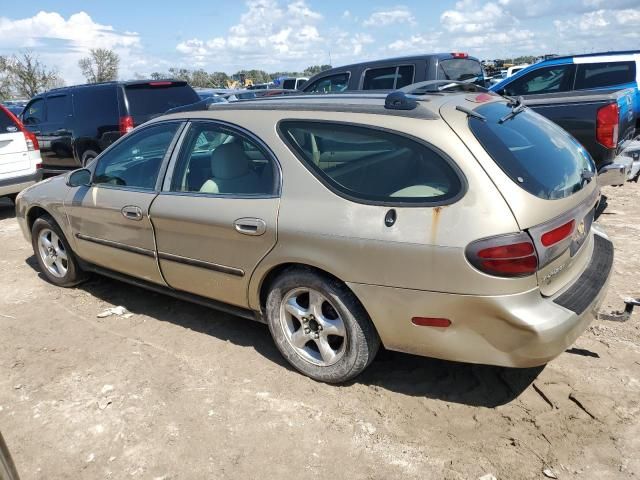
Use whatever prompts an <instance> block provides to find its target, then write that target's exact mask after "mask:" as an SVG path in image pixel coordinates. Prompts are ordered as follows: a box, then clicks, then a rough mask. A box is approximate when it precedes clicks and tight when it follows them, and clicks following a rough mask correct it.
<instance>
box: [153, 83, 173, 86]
mask: <svg viewBox="0 0 640 480" xmlns="http://www.w3.org/2000/svg"><path fill="white" fill-rule="evenodd" d="M149 85H150V86H152V87H168V86H169V85H173V82H149Z"/></svg>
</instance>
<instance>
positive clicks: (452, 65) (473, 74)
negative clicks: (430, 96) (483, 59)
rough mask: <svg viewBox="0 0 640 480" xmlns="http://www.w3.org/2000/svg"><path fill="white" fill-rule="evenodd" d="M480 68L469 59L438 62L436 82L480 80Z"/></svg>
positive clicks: (477, 63)
mask: <svg viewBox="0 0 640 480" xmlns="http://www.w3.org/2000/svg"><path fill="white" fill-rule="evenodd" d="M482 76H483V73H482V66H481V65H480V62H478V61H477V60H472V59H470V58H451V59H448V60H440V62H438V80H453V81H455V82H464V81H465V80H476V79H478V78H482Z"/></svg>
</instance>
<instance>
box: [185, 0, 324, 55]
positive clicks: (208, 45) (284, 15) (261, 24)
mask: <svg viewBox="0 0 640 480" xmlns="http://www.w3.org/2000/svg"><path fill="white" fill-rule="evenodd" d="M246 5H247V10H246V11H245V12H244V13H243V14H242V15H241V17H240V21H239V22H238V23H237V24H235V25H233V26H232V27H231V28H229V30H228V31H227V34H226V35H223V36H217V37H214V38H211V39H208V40H203V39H200V38H192V39H189V40H186V41H183V42H180V43H179V44H178V45H177V46H176V50H177V51H178V52H180V53H182V54H184V55H186V56H188V57H189V58H190V61H191V62H197V63H201V64H203V63H206V62H209V61H212V60H214V59H215V60H216V62H217V63H219V64H223V65H230V66H231V67H232V68H245V67H249V66H252V67H256V66H259V67H261V68H266V67H267V66H269V65H274V66H275V65H279V64H281V63H283V62H291V63H293V62H294V61H295V62H296V63H300V62H302V61H304V62H306V63H308V64H310V63H313V62H319V61H321V60H322V61H324V60H325V57H326V55H327V52H326V50H325V48H324V42H325V39H324V38H323V37H322V36H321V35H320V32H319V30H318V24H319V22H320V21H321V20H322V19H323V16H322V15H321V14H320V13H319V12H317V11H314V10H312V9H311V8H310V7H309V6H308V5H307V3H306V2H305V1H304V0H295V1H291V2H289V3H285V4H282V3H281V2H279V1H278V0H256V1H248V2H247V3H246ZM304 62H303V63H304Z"/></svg>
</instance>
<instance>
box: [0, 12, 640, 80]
mask: <svg viewBox="0 0 640 480" xmlns="http://www.w3.org/2000/svg"><path fill="white" fill-rule="evenodd" d="M2 3H4V5H3V6H2V8H1V9H0V55H10V54H13V53H17V52H20V51H22V50H25V49H30V50H32V51H33V52H35V53H36V54H37V55H38V56H39V57H40V59H41V60H42V61H43V62H45V63H46V64H47V65H48V66H49V67H54V68H56V69H57V70H58V71H59V73H60V74H61V76H62V77H63V78H64V80H65V81H66V82H67V84H73V83H78V82H82V80H83V78H82V75H81V73H80V69H79V68H78V60H79V59H80V58H82V57H83V56H86V54H87V53H88V51H89V50H90V49H91V48H98V47H101V48H109V49H113V50H114V51H116V52H117V53H118V54H119V55H120V58H121V65H120V77H121V78H122V79H127V78H133V77H134V76H136V75H142V76H148V75H149V74H150V73H152V72H156V71H160V72H166V71H167V70H168V68H170V67H184V68H189V69H195V68H203V69H205V70H207V71H224V72H227V73H234V72H236V71H238V70H241V69H251V68H258V69H263V70H266V71H269V72H275V71H301V70H304V68H306V67H307V66H309V65H316V64H329V63H330V64H332V65H333V66H339V65H344V64H348V63H353V62H359V61H365V60H374V59H379V58H386V57H393V56H402V55H408V54H414V53H430V52H454V51H462V52H467V53H469V54H471V55H474V56H476V57H479V58H481V59H493V58H509V57H515V56H519V55H541V54H545V53H560V54H565V53H566V54H568V53H585V52H594V51H604V50H623V49H627V50H628V49H640V0H459V1H447V0H443V1H424V0H423V1H419V0H416V1H404V2H399V3H395V2H381V1H378V0H367V1H365V0H355V1H353V0H352V1H349V2H346V1H336V0H323V1H319V0H253V1H250V0H248V1H241V0H237V1H235V2H220V1H217V2H212V1H209V2H201V3H200V2H193V1H185V2H176V1H168V2H159V1H157V0H155V1H147V0H133V1H132V0H128V1H121V0H109V1H108V2H104V1H102V2H97V1H93V0H82V1H80V0H65V2H64V4H63V5H61V4H62V3H63V2H60V1H48V0H31V1H30V2H25V3H22V2H15V1H14V2H10V1H8V0H4V1H3V2H2Z"/></svg>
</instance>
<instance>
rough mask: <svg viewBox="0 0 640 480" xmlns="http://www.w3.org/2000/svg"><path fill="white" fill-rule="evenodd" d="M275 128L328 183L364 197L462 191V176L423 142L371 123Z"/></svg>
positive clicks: (402, 199)
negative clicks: (379, 127) (375, 126)
mask: <svg viewBox="0 0 640 480" xmlns="http://www.w3.org/2000/svg"><path fill="white" fill-rule="evenodd" d="M279 128H280V133H281V135H282V136H283V138H284V139H285V141H286V142H287V144H288V145H289V146H290V147H291V148H292V150H293V151H294V152H295V153H296V154H297V156H298V157H299V158H300V159H301V160H302V162H303V163H304V165H305V166H306V167H307V168H308V169H309V170H310V171H311V172H312V173H313V174H314V175H315V176H316V177H317V178H318V179H320V180H321V181H322V182H323V183H324V184H325V185H326V186H327V187H329V188H330V189H331V190H333V191H335V192H336V193H338V194H342V195H343V196H346V197H347V198H350V199H353V200H355V201H360V202H363V203H378V204H380V203H382V204H425V203H426V204H444V203H451V202H453V201H454V200H455V199H457V198H458V197H459V195H461V194H462V193H463V183H462V180H461V176H460V175H459V174H458V173H457V170H456V167H454V166H453V164H452V163H450V161H448V160H446V159H445V158H444V156H443V155H442V154H441V153H440V152H438V151H436V150H435V148H431V147H429V146H427V145H426V144H424V143H421V142H419V141H417V140H414V139H411V138H408V137H406V136H404V135H399V134H395V133H390V132H388V131H384V130H380V129H375V128H372V127H360V126H354V125H347V124H342V123H328V122H311V121H293V120H291V121H284V122H281V124H280V127H279Z"/></svg>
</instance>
